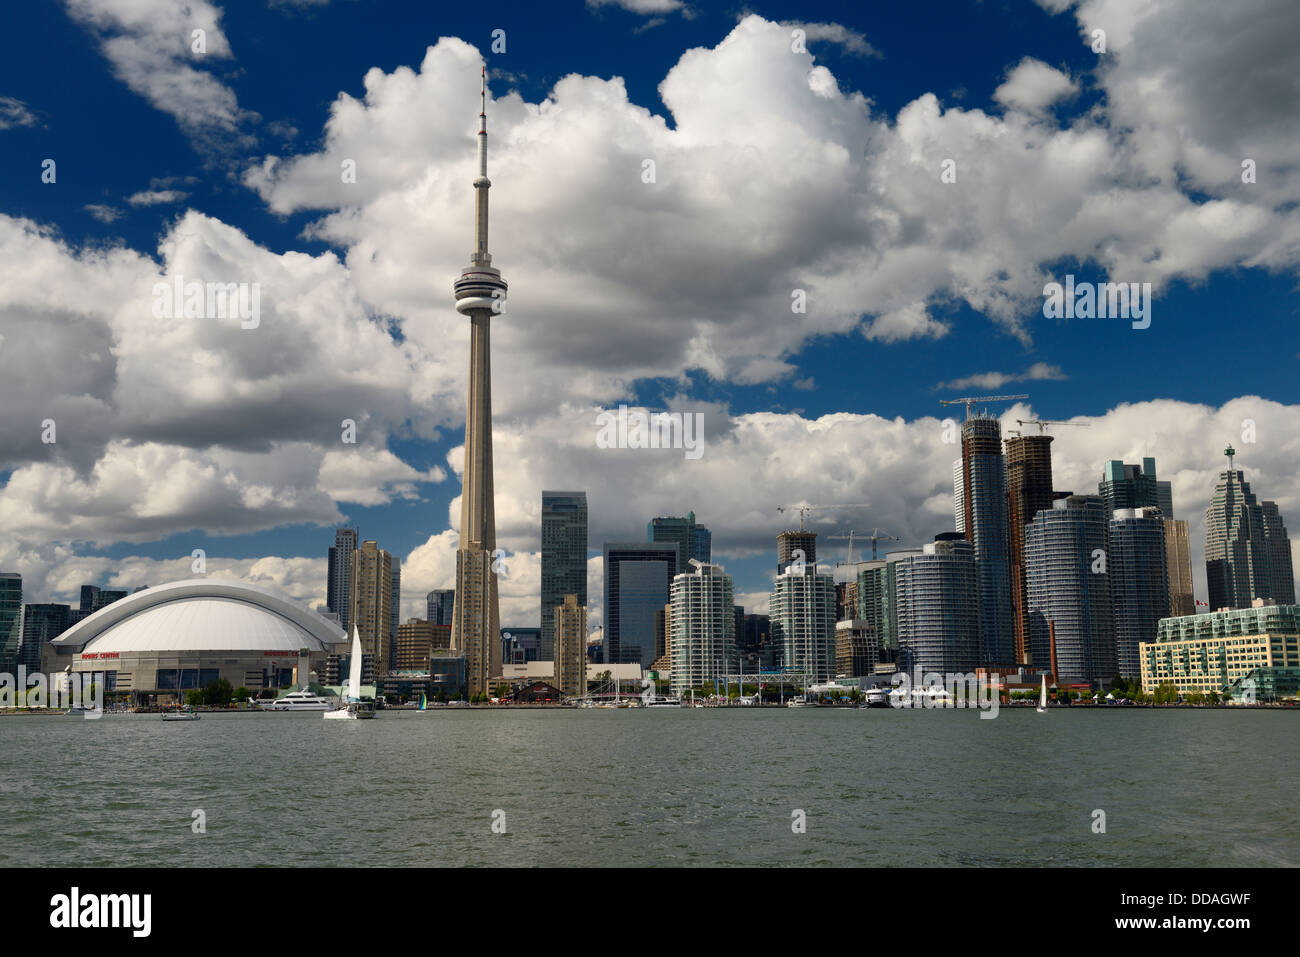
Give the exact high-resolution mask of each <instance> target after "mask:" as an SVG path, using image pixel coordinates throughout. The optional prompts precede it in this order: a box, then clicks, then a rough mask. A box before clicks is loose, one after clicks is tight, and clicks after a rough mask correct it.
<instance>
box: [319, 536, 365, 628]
mask: <svg viewBox="0 0 1300 957" xmlns="http://www.w3.org/2000/svg"><path fill="white" fill-rule="evenodd" d="M356 552H357V530H356V529H355V528H336V529H335V530H334V544H333V545H332V546H330V552H329V571H328V573H327V574H328V576H329V580H328V581H327V582H326V583H325V607H326V608H327V609H328V610H329V611H332V612H334V614H336V615H338V616H339V625H340V626H341V627H342V628H343V631H344V632H345V633H347V634H349V635H350V634H352V619H351V617H350V616H351V614H352V556H354V555H355V554H356Z"/></svg>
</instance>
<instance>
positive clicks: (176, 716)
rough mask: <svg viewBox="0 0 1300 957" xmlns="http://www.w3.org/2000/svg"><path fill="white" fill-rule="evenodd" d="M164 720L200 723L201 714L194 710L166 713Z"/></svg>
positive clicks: (187, 709) (164, 713)
mask: <svg viewBox="0 0 1300 957" xmlns="http://www.w3.org/2000/svg"><path fill="white" fill-rule="evenodd" d="M162 719H163V720H164V721H198V720H199V713H198V712H197V711H195V710H194V709H193V708H186V709H185V710H184V711H164V712H163V716H162Z"/></svg>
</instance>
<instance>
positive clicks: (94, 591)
mask: <svg viewBox="0 0 1300 957" xmlns="http://www.w3.org/2000/svg"><path fill="white" fill-rule="evenodd" d="M126 595H127V592H126V589H124V588H122V589H115V588H100V587H99V586H98V585H82V586H81V605H80V607H79V608H78V609H77V611H78V613H79V614H78V615H76V616H74V617H75V618H76V620H77V621H80V620H81V619H82V618H86V617H88V616H90V615H93V614H94V613H95V612H97V611H99V610H100V609H101V608H107V607H108V606H109V605H111V604H113V602H115V601H121V600H122V599H123V598H125V597H126ZM74 624H75V622H74Z"/></svg>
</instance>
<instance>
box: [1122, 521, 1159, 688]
mask: <svg viewBox="0 0 1300 957" xmlns="http://www.w3.org/2000/svg"><path fill="white" fill-rule="evenodd" d="M1109 541H1110V546H1109V549H1108V552H1107V558H1108V564H1109V572H1110V598H1111V607H1112V609H1113V612H1114V620H1115V663H1116V667H1118V668H1119V673H1120V674H1121V675H1123V676H1124V677H1125V678H1130V679H1137V678H1140V677H1141V675H1142V659H1141V655H1140V654H1139V652H1138V645H1139V644H1141V643H1142V642H1144V641H1154V640H1155V637H1156V628H1157V626H1158V625H1159V623H1160V619H1162V618H1168V617H1169V572H1168V566H1167V564H1166V558H1165V555H1166V552H1165V520H1164V518H1163V517H1162V516H1161V513H1160V509H1159V508H1155V507H1147V508H1120V509H1116V510H1115V511H1114V512H1113V513H1111V519H1110V528H1109Z"/></svg>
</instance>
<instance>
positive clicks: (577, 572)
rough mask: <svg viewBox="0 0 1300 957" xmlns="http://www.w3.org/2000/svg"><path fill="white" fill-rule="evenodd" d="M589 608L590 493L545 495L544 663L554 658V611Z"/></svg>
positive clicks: (543, 540) (542, 644)
mask: <svg viewBox="0 0 1300 957" xmlns="http://www.w3.org/2000/svg"><path fill="white" fill-rule="evenodd" d="M565 595H577V596H578V604H579V605H581V606H583V607H584V608H585V607H586V605H587V493H586V492H546V491H543V492H542V610H541V623H542V641H541V648H540V652H541V656H542V661H552V660H554V657H555V609H556V608H557V607H559V606H560V605H562V604H564V596H565Z"/></svg>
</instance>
